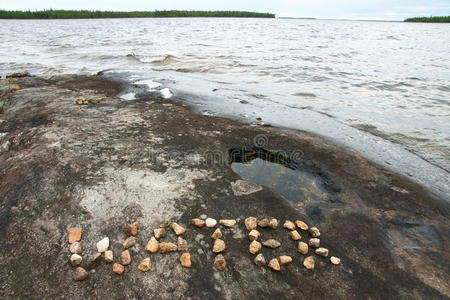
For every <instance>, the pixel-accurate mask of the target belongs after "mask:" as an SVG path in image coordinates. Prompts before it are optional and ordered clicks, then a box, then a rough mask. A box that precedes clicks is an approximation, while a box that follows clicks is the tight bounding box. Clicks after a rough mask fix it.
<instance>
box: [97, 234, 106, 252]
mask: <svg viewBox="0 0 450 300" xmlns="http://www.w3.org/2000/svg"><path fill="white" fill-rule="evenodd" d="M108 248H109V238H107V237H105V238H103V239H102V240H101V241H99V242H98V243H97V251H98V252H100V253H103V252H105V251H106V250H108Z"/></svg>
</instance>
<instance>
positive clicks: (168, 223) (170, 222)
mask: <svg viewBox="0 0 450 300" xmlns="http://www.w3.org/2000/svg"><path fill="white" fill-rule="evenodd" d="M170 224H172V221H171V220H164V221H162V223H161V224H159V227H161V228H167V227H169V226H170Z"/></svg>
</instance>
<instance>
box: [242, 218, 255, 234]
mask: <svg viewBox="0 0 450 300" xmlns="http://www.w3.org/2000/svg"><path fill="white" fill-rule="evenodd" d="M244 224H245V227H247V230H248V231H250V230H253V229H256V227H257V226H258V223H257V221H256V218H255V217H248V218H247V219H245V221H244Z"/></svg>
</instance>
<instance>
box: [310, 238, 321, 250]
mask: <svg viewBox="0 0 450 300" xmlns="http://www.w3.org/2000/svg"><path fill="white" fill-rule="evenodd" d="M308 244H309V246H310V247H314V248H318V247H320V239H316V238H312V239H309V242H308Z"/></svg>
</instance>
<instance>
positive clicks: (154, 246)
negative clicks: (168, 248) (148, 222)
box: [145, 236, 159, 253]
mask: <svg viewBox="0 0 450 300" xmlns="http://www.w3.org/2000/svg"><path fill="white" fill-rule="evenodd" d="M158 250H159V242H158V241H157V240H156V239H155V237H154V236H152V237H151V239H150V241H148V243H147V246H145V251H148V252H150V253H156V252H158Z"/></svg>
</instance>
